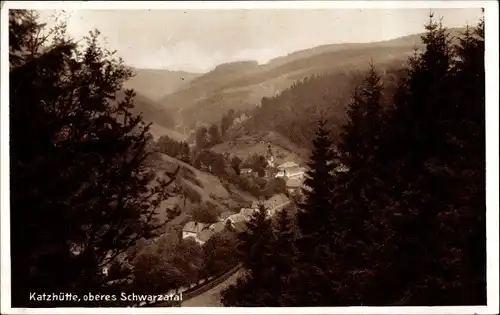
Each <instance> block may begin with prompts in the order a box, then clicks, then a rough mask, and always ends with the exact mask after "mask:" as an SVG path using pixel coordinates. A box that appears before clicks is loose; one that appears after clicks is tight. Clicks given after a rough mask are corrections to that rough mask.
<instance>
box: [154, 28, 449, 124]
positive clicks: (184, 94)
mask: <svg viewBox="0 0 500 315" xmlns="http://www.w3.org/2000/svg"><path fill="white" fill-rule="evenodd" d="M458 30H459V29H453V30H450V32H451V33H452V34H456V33H458ZM420 35H421V34H415V35H410V36H405V37H401V38H397V39H394V40H389V41H383V42H377V43H367V44H364V43H363V44H336V45H325V46H320V47H316V48H311V49H307V50H303V51H298V52H295V53H292V54H290V55H288V56H284V57H279V58H276V59H274V60H271V61H270V62H269V63H268V64H265V65H258V64H257V63H256V62H253V61H247V62H234V63H228V64H223V65H220V66H218V67H216V68H215V69H214V70H212V71H210V72H208V73H206V74H204V75H202V76H199V77H197V78H196V79H193V80H192V81H191V82H190V83H189V84H188V85H187V86H185V87H183V88H181V89H180V90H179V91H177V92H175V93H172V94H170V95H168V96H166V97H164V98H162V99H160V100H159V103H161V104H162V105H163V106H165V107H166V108H169V109H171V110H172V113H175V115H176V121H177V122H178V125H177V126H178V127H190V128H193V127H194V126H196V124H198V123H212V122H216V121H218V120H219V119H220V118H221V116H222V115H223V114H224V113H226V112H227V111H228V110H229V109H235V110H249V109H253V108H255V107H256V106H258V105H259V104H260V101H261V99H262V98H263V97H270V96H274V95H276V94H278V93H279V92H280V91H282V90H284V89H286V88H288V87H289V86H290V85H292V83H293V82H295V81H297V80H301V79H303V78H305V77H308V76H312V75H319V74H327V73H341V72H351V71H355V70H363V69H366V67H367V66H368V64H369V62H370V60H373V62H374V63H375V64H382V65H384V66H386V65H388V64H391V63H394V64H402V63H403V62H404V61H406V60H407V58H408V57H409V56H410V55H411V54H413V53H414V50H415V48H419V47H421V46H422V44H421V41H420Z"/></svg>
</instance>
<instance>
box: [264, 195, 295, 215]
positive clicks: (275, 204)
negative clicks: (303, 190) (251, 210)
mask: <svg viewBox="0 0 500 315" xmlns="http://www.w3.org/2000/svg"><path fill="white" fill-rule="evenodd" d="M289 204H290V199H288V197H287V196H285V195H284V194H278V195H274V196H272V197H271V198H269V199H267V200H266V201H264V207H266V209H267V211H268V214H269V215H270V216H273V215H274V214H275V213H276V212H277V211H281V210H282V209H283V208H284V207H286V206H287V205H289Z"/></svg>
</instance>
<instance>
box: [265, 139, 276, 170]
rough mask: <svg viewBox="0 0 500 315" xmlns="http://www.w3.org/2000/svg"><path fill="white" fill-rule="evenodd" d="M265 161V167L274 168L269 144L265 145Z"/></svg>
mask: <svg viewBox="0 0 500 315" xmlns="http://www.w3.org/2000/svg"><path fill="white" fill-rule="evenodd" d="M266 160H267V165H269V166H270V167H274V155H273V150H272V148H271V144H270V143H269V144H268V145H267V152H266Z"/></svg>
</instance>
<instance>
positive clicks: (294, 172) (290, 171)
mask: <svg viewBox="0 0 500 315" xmlns="http://www.w3.org/2000/svg"><path fill="white" fill-rule="evenodd" d="M277 169H278V173H277V174H276V175H275V177H277V178H278V177H286V178H289V179H290V178H303V177H304V175H305V172H306V169H305V168H303V167H300V166H299V165H298V164H297V163H294V162H286V163H283V164H281V165H279V166H278V167H277Z"/></svg>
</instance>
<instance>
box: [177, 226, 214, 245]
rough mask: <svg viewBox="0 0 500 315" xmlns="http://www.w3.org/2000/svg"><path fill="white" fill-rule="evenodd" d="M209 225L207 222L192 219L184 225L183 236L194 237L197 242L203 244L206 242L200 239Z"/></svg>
mask: <svg viewBox="0 0 500 315" xmlns="http://www.w3.org/2000/svg"><path fill="white" fill-rule="evenodd" d="M208 227H209V225H208V224H205V223H199V222H195V221H191V222H188V223H186V225H184V228H182V238H183V239H185V238H188V237H193V238H194V239H195V241H196V242H198V243H200V244H203V243H205V242H204V241H203V240H201V239H200V235H201V234H202V232H203V231H204V230H206V229H208Z"/></svg>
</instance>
